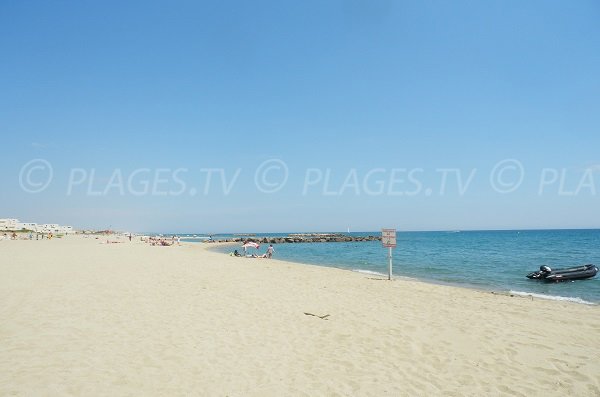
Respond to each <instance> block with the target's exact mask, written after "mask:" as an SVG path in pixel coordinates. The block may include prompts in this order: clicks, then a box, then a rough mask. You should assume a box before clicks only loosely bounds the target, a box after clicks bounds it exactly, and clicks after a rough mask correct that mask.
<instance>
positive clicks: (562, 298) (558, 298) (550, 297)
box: [510, 290, 595, 305]
mask: <svg viewBox="0 0 600 397" xmlns="http://www.w3.org/2000/svg"><path fill="white" fill-rule="evenodd" d="M510 293H511V294H514V295H520V296H533V297H534V298H540V299H548V300H553V301H563V302H574V303H581V304H584V305H595V303H593V302H588V301H586V300H583V299H581V298H571V297H568V296H558V295H544V294H536V293H533V292H522V291H512V290H511V291H510Z"/></svg>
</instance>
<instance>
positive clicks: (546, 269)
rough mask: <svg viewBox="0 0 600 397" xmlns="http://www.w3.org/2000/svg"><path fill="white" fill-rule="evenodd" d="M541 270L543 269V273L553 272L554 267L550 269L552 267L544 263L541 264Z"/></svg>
mask: <svg viewBox="0 0 600 397" xmlns="http://www.w3.org/2000/svg"><path fill="white" fill-rule="evenodd" d="M540 271H541V272H542V273H551V272H552V269H550V267H548V266H546V265H543V266H540Z"/></svg>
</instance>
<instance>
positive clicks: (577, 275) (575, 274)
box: [527, 265, 598, 282]
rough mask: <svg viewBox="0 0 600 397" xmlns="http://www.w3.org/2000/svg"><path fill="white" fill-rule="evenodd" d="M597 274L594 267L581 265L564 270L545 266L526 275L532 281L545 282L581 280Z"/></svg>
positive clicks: (596, 269)
mask: <svg viewBox="0 0 600 397" xmlns="http://www.w3.org/2000/svg"><path fill="white" fill-rule="evenodd" d="M596 273H598V268H597V267H596V266H594V265H583V266H577V267H569V268H565V269H554V270H553V269H550V268H549V267H547V266H542V267H540V270H538V271H537V272H532V273H529V274H528V275H527V278H530V279H532V280H542V281H547V282H558V281H571V280H583V279H586V278H591V277H594V276H595V275H596Z"/></svg>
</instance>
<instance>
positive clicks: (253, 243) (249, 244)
mask: <svg viewBox="0 0 600 397" xmlns="http://www.w3.org/2000/svg"><path fill="white" fill-rule="evenodd" d="M242 248H256V249H259V248H260V244H256V243H255V242H253V241H248V242H247V243H246V244H244V245H242Z"/></svg>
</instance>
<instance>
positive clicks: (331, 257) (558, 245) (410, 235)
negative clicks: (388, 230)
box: [182, 230, 600, 304]
mask: <svg viewBox="0 0 600 397" xmlns="http://www.w3.org/2000/svg"><path fill="white" fill-rule="evenodd" d="M287 234H288V233H277V234H272V233H264V234H256V235H254V236H252V237H253V238H256V239H259V238H262V237H265V236H286V235H287ZM344 234H348V235H351V236H368V235H373V236H378V235H380V234H381V232H379V231H377V232H361V233H344ZM182 237H183V241H196V242H198V241H203V240H198V239H194V238H192V239H189V235H183V236H182ZM232 237H234V235H213V236H212V238H213V239H224V238H232ZM267 246H268V245H266V244H262V245H261V247H260V248H259V249H258V250H256V252H257V253H259V254H262V253H264V251H266V248H267ZM213 249H214V250H216V251H218V252H222V253H223V254H228V253H230V252H231V251H233V249H235V246H219V247H215V248H213ZM387 256H388V249H387V248H383V247H382V244H381V242H380V241H371V242H348V243H342V242H339V243H338V242H333V243H296V244H276V245H275V255H274V257H275V258H277V259H282V260H286V261H291V262H297V263H304V264H311V265H318V266H328V267H336V268H340V269H345V270H349V271H355V272H361V273H365V274H371V275H373V276H381V277H387V274H388V259H387ZM392 262H393V274H394V276H395V277H408V278H413V279H417V280H421V281H425V282H431V283H437V284H446V285H453V286H460V287H466V288H474V289H478V290H487V291H496V292H500V293H510V294H514V295H526V296H528V295H531V296H534V297H536V298H544V299H553V300H565V301H572V302H576V303H581V304H600V275H598V276H596V277H595V278H592V279H588V280H578V281H571V282H562V283H544V282H540V281H535V280H529V279H527V278H526V277H525V275H526V274H528V273H529V272H532V271H535V270H538V269H539V267H540V266H541V265H547V266H550V267H551V268H561V267H571V266H579V265H582V264H588V263H593V264H596V265H598V264H600V230H502V231H458V230H456V231H439V232H401V231H399V232H398V233H397V247H396V248H395V249H393V256H392Z"/></svg>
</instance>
